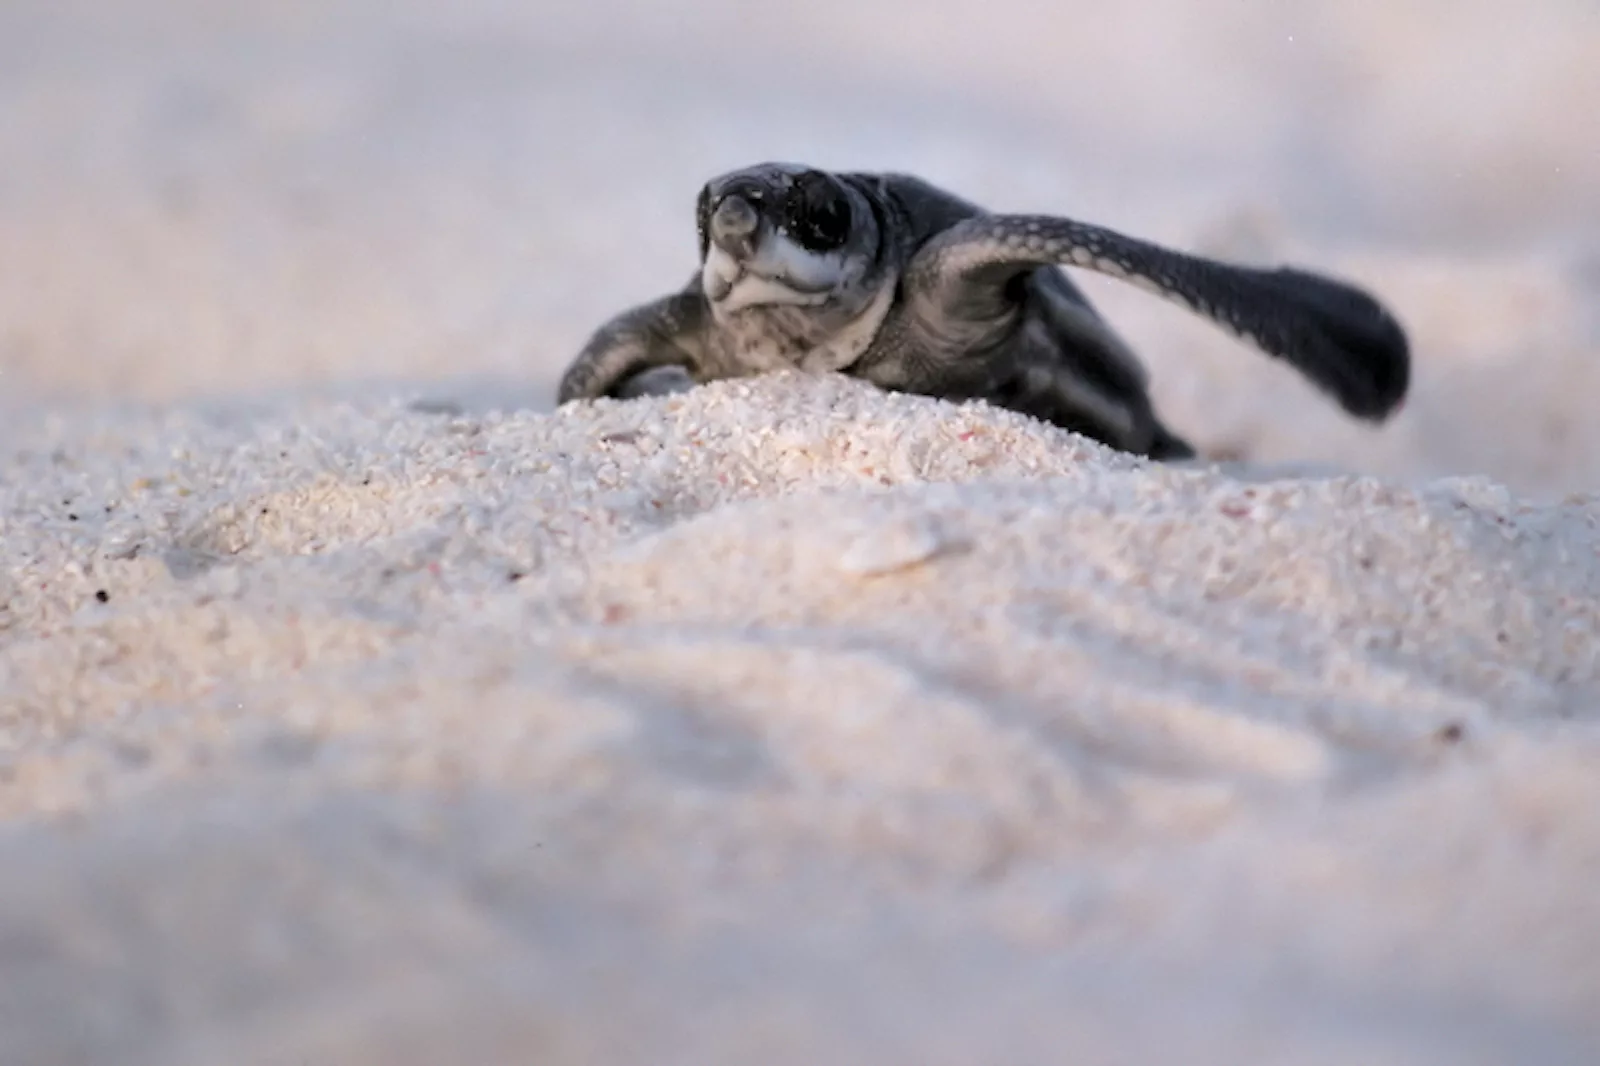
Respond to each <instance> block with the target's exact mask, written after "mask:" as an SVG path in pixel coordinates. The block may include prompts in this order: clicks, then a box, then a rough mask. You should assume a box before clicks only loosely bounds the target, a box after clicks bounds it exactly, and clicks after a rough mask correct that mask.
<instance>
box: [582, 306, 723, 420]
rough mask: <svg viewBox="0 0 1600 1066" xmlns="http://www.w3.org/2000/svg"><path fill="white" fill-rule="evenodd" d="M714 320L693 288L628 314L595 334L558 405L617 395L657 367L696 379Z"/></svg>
mask: <svg viewBox="0 0 1600 1066" xmlns="http://www.w3.org/2000/svg"><path fill="white" fill-rule="evenodd" d="M709 320H710V312H709V311H708V309H707V307H706V301H705V297H704V296H702V295H701V294H700V293H699V292H697V291H692V290H684V291H681V292H676V293H673V294H672V295H670V296H663V297H661V298H660V299H658V300H652V301H651V302H650V303H647V304H641V305H640V306H638V307H635V308H632V309H630V310H627V311H624V312H623V313H622V314H620V315H617V316H616V317H615V318H613V319H611V320H610V321H609V322H607V323H606V324H605V325H603V326H601V327H600V328H599V329H597V330H595V332H594V335H593V336H591V337H590V338H589V342H588V343H587V344H585V345H584V347H583V350H582V351H581V352H579V353H578V357H577V358H576V359H574V360H573V361H572V365H571V366H569V367H567V370H566V373H564V374H562V375H561V384H560V386H559V387H558V388H557V390H556V403H557V404H558V405H559V404H565V403H570V402H572V401H573V400H592V399H597V398H598V397H601V396H611V395H615V394H616V393H617V391H618V390H619V389H620V388H621V387H622V386H623V385H624V384H625V383H626V382H627V381H628V380H629V379H631V378H634V377H636V376H637V375H639V374H642V373H644V372H645V371H647V370H653V369H655V368H657V367H666V366H680V367H683V368H684V369H685V370H688V371H689V373H690V374H691V376H693V375H695V374H696V373H697V371H698V370H699V369H700V365H701V363H702V362H703V359H704V351H705V337H704V334H705V330H706V326H707V323H708V322H709Z"/></svg>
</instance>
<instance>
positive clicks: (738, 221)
mask: <svg viewBox="0 0 1600 1066" xmlns="http://www.w3.org/2000/svg"><path fill="white" fill-rule="evenodd" d="M710 238H711V242H712V243H713V244H715V245H716V246H717V247H718V248H720V249H722V250H723V251H724V252H726V253H727V254H728V255H729V256H730V257H731V258H732V259H733V260H734V261H736V262H741V263H742V262H744V261H746V260H748V259H749V258H750V257H751V256H753V255H755V253H756V249H757V247H758V246H759V244H760V238H761V214H760V212H759V211H757V210H756V206H755V204H753V203H751V198H750V197H749V196H748V194H743V193H739V192H731V193H728V194H727V195H726V196H723V197H722V198H721V199H720V200H718V201H717V202H716V203H715V205H714V206H713V208H712V211H711V221H710Z"/></svg>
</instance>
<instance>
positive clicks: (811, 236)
mask: <svg viewBox="0 0 1600 1066" xmlns="http://www.w3.org/2000/svg"><path fill="white" fill-rule="evenodd" d="M850 221H851V216H850V201H849V200H847V199H846V198H845V195H844V190H843V189H840V188H839V186H838V184H837V183H836V182H835V181H834V180H833V179H832V178H830V177H828V176H827V175H826V174H819V173H817V172H816V171H810V172H808V173H805V174H802V175H801V176H800V177H799V178H797V179H795V183H794V185H793V186H792V187H791V188H790V190H789V195H788V196H787V197H786V198H785V200H784V204H783V226H784V229H786V230H788V231H789V235H790V236H792V237H793V238H794V239H795V240H796V241H798V242H799V243H800V246H801V247H803V248H805V249H807V250H808V251H812V252H832V251H836V250H837V249H839V248H841V247H843V245H844V243H845V242H846V241H848V240H849V239H850Z"/></svg>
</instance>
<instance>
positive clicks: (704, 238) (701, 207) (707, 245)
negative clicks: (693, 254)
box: [694, 182, 711, 263]
mask: <svg viewBox="0 0 1600 1066" xmlns="http://www.w3.org/2000/svg"><path fill="white" fill-rule="evenodd" d="M694 225H695V229H696V230H698V231H699V233H700V261H701V262H702V263H703V262H705V259H706V253H707V252H709V251H710V250H711V184H710V183H709V182H707V183H706V184H705V185H703V186H701V188H700V199H699V200H698V201H697V202H696V203H695V208H694Z"/></svg>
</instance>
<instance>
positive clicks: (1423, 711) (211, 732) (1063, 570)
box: [0, 375, 1600, 1064]
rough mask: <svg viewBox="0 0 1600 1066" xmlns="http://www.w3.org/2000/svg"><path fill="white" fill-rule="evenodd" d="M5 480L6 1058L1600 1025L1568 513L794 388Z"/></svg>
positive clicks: (200, 452)
mask: <svg viewBox="0 0 1600 1066" xmlns="http://www.w3.org/2000/svg"><path fill="white" fill-rule="evenodd" d="M3 484H4V486H5V490H4V491H5V495H4V498H3V501H0V504H3V510H0V522H3V530H0V532H3V535H4V540H3V544H4V550H5V552H6V555H7V558H6V560H5V562H6V568H5V572H6V573H7V574H8V578H7V580H8V581H9V582H10V584H9V586H8V587H7V588H6V589H5V590H4V591H5V596H4V605H5V606H4V613H3V614H0V627H3V628H0V693H3V694H4V719H3V723H4V733H3V736H4V737H5V740H6V743H7V745H8V750H7V751H6V752H5V753H4V755H3V756H0V759H3V761H0V806H3V809H4V810H5V811H6V813H7V814H8V815H9V816H10V818H11V825H10V826H9V827H8V828H6V829H5V830H4V832H3V833H0V866H3V867H4V868H5V869H6V871H7V876H6V877H5V878H4V879H0V944H3V945H5V947H4V952H5V957H6V963H5V966H6V978H7V980H6V989H7V990H6V992H5V993H3V994H0V1019H3V1024H0V1059H3V1060H4V1061H5V1062H7V1063H13V1062H16V1063H23V1062H29V1063H31V1062H46V1061H73V1062H96V1063H98V1062H107V1063H109V1062H117V1063H119V1064H124V1063H138V1062H161V1063H190V1062H193V1063H200V1062H218V1061H228V1062H232V1063H257V1062H259V1063H267V1062H286V1061H289V1062H294V1061H316V1062H339V1063H350V1064H354V1063H368V1062H370V1063H374V1064H376V1063H384V1064H404V1063H436V1062H444V1061H480V1062H490V1061H493V1062H513V1061H516V1062H530V1061H538V1062H541V1063H552V1064H553V1063H560V1062H586V1063H592V1062H618V1063H621V1062H641V1061H649V1062H695V1063H720V1062H729V1063H732V1062H744V1061H763V1062H802V1061H805V1062H813V1061H831V1062H874V1063H887V1062H904V1063H919V1064H926V1063H942V1062H950V1063H958V1062H974V1061H985V1062H1024V1061H1030V1062H1036V1061H1045V1060H1057V1061H1059V1060H1060V1056H1061V1054H1062V1049H1063V1048H1071V1049H1072V1051H1071V1057H1072V1060H1073V1061H1077V1062H1113V1061H1158V1060H1164V1061H1177V1060H1180V1059H1181V1061H1185V1062H1195V1063H1212V1062H1215V1063H1236V1062H1239V1061H1242V1059H1241V1056H1242V1055H1243V1056H1247V1057H1249V1058H1250V1059H1251V1061H1273V1062H1296V1063H1300V1062H1304V1063H1323V1062H1327V1063H1335V1062H1348V1061H1358V1060H1359V1061H1384V1062H1405V1063H1412V1062H1430V1063H1431V1062H1439V1063H1445V1062H1449V1063H1463V1062H1484V1063H1491V1062H1503V1061H1518V1062H1558V1061H1562V1062H1564V1061H1582V1054H1581V1053H1582V1052H1583V1051H1585V1050H1588V1051H1589V1052H1590V1053H1592V1052H1593V1050H1594V1048H1595V1047H1596V1044H1594V1043H1589V1041H1593V1040H1596V1039H1600V1033H1597V1032H1596V1030H1595V1028H1594V1025H1593V1020H1592V1019H1593V1015H1592V1008H1593V1007H1594V1005H1595V1004H1596V1003H1597V1002H1600V965H1597V964H1596V963H1595V961H1594V960H1595V959H1597V958H1600V908H1597V905H1596V904H1595V903H1594V902H1593V898H1592V897H1593V893H1591V892H1590V891H1589V890H1588V886H1589V884H1590V883H1591V880H1592V877H1593V875H1594V873H1595V871H1596V869H1597V863H1600V820H1597V818H1596V815H1595V814H1594V813H1593V812H1594V811H1596V810H1600V746H1597V745H1596V744H1595V721H1596V717H1597V714H1600V699H1597V695H1600V654H1597V648H1600V553H1597V551H1596V546H1597V543H1600V534H1597V525H1600V500H1595V499H1591V498H1574V499H1572V500H1569V501H1568V502H1566V503H1564V504H1561V505H1552V506H1534V505H1531V504H1526V503H1523V502H1521V501H1519V500H1518V499H1517V498H1515V497H1513V496H1511V495H1510V494H1508V493H1506V492H1505V491H1503V490H1500V489H1498V488H1497V487H1496V486H1495V485H1494V484H1492V483H1490V482H1487V481H1472V480H1465V481H1454V482H1435V483H1428V484H1423V485H1419V486H1416V487H1406V486H1403V485H1399V484H1393V483H1386V482H1381V481H1377V480H1373V479H1369V478H1362V477H1343V476H1329V477H1323V478H1316V479H1313V478H1299V479H1293V478H1280V477H1275V476H1274V475H1272V473H1271V472H1263V471H1259V470H1257V471H1251V470H1247V469H1241V470H1235V471H1231V472H1230V471H1222V470H1216V469H1206V468H1190V469H1180V468H1162V467H1154V466H1149V465H1146V464H1143V463H1141V462H1138V461H1135V460H1131V459H1129V458H1126V457H1123V456H1118V455H1115V454H1113V453H1110V452H1108V451H1105V450H1103V449H1100V448H1098V447H1096V446H1094V445H1093V444H1091V443H1088V442H1085V441H1083V440H1081V439H1079V438H1076V437H1073V436H1070V435H1068V434H1065V433H1062V432H1058V431H1054V430H1050V429H1048V428H1045V427H1041V426H1039V425H1037V424H1035V423H1032V422H1029V421H1027V420H1025V419H1022V418H1020V417H1016V416H1013V415H1010V414H1008V413H1004V412H998V411H995V410H992V409H988V408H986V407H982V406H971V407H955V406H951V405H945V404H939V403H934V402H931V401H926V400H922V399H916V398H911V397H904V396H891V395H885V394H881V393H878V392H875V391H873V390H871V389H869V388H866V387H864V386H861V385H858V384H855V383H852V382H849V381H846V380H843V379H833V378H821V379H819V378H803V377H797V376H788V375H775V376H772V377H768V378H762V379H758V380H755V381H751V382H743V383H732V384H722V385H716V386H711V387H707V388H703V389H697V390H694V391H693V392H690V393H687V394H683V395H678V396H671V397H666V398H656V399H646V400H637V401H631V402H627V403H617V402H606V403H601V404H596V405H591V406H586V407H581V408H567V409H562V410H560V411H558V412H556V413H554V414H529V413H519V412H514V411H500V410H491V409H465V410H463V409H459V408H452V407H451V406H450V405H448V404H437V403H424V404H412V403H407V402H406V401H405V400H403V399H398V398H397V399H393V400H385V401H372V402H367V403H362V404H353V403H344V402H331V401H304V402H298V403H295V404H292V405H285V406H282V407H273V406H270V405H268V406H262V407H258V408H256V409H250V410H247V409H243V408H234V409H229V410H223V409H212V410H202V409H200V408H189V409H185V410H179V411H176V412H167V413H162V414H138V413H125V414H122V415H116V416H113V415H109V414H102V415H99V416H94V420H93V421H90V420H88V419H87V417H86V418H85V419H84V420H78V421H65V422H58V423H55V424H44V425H41V426H40V427H39V428H37V429H35V430H33V431H30V433H29V435H28V436H27V437H26V439H24V440H21V441H19V442H18V443H17V445H16V449H15V451H14V452H13V456H12V460H11V463H10V465H9V466H8V467H7V468H6V469H5V470H4V472H3ZM63 826H65V827H68V828H70V829H71V831H69V832H63ZM1563 1055H1571V1056H1574V1057H1573V1058H1571V1059H1568V1058H1563V1057H1562V1056H1563ZM1119 1056H1121V1057H1119ZM1141 1056H1146V1057H1145V1058H1141ZM1175 1057H1176V1058H1175Z"/></svg>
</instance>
